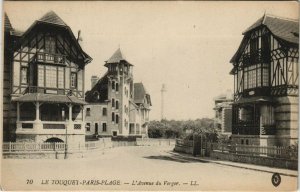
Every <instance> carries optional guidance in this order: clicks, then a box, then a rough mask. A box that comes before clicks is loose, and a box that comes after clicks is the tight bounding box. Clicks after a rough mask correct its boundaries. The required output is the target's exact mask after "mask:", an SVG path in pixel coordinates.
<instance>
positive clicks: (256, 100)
mask: <svg viewBox="0 0 300 192" xmlns="http://www.w3.org/2000/svg"><path fill="white" fill-rule="evenodd" d="M273 102H274V100H273V99H272V98H271V97H266V96H257V97H247V98H240V99H239V100H238V101H234V102H233V105H237V104H249V103H273Z"/></svg>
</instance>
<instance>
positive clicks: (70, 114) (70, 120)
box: [69, 104, 73, 124]
mask: <svg viewBox="0 0 300 192" xmlns="http://www.w3.org/2000/svg"><path fill="white" fill-rule="evenodd" d="M72 107H73V106H72V104H69V124H71V123H72Z"/></svg>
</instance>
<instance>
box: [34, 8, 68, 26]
mask: <svg viewBox="0 0 300 192" xmlns="http://www.w3.org/2000/svg"><path fill="white" fill-rule="evenodd" d="M38 21H41V22H46V23H52V24H56V25H62V26H67V24H66V23H65V22H64V21H63V20H62V19H61V18H60V17H59V16H58V15H57V14H56V13H55V12H54V11H49V12H48V13H46V14H45V15H44V16H43V17H41V18H40V19H39V20H38Z"/></svg>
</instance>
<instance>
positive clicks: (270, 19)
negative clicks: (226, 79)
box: [230, 14, 299, 74]
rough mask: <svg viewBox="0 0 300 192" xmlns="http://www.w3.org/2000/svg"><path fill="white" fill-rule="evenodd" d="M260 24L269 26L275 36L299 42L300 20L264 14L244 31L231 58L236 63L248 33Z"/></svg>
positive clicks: (294, 42)
mask: <svg viewBox="0 0 300 192" xmlns="http://www.w3.org/2000/svg"><path fill="white" fill-rule="evenodd" d="M260 26H265V27H267V28H268V29H269V30H270V32H271V33H272V34H273V35H274V37H275V38H279V39H281V40H283V41H286V42H288V43H292V44H297V45H298V44H299V21H298V20H293V19H286V18H279V17H276V16H272V15H266V14H265V15H264V16H263V17H261V18H260V19H258V20H257V21H256V22H255V23H254V24H253V25H251V26H250V27H249V28H248V29H247V30H246V31H244V32H243V35H244V37H243V40H242V42H241V44H240V46H239V48H238V50H237V51H236V53H235V54H234V55H233V57H232V58H231V60H230V62H231V63H234V62H235V60H236V59H237V58H238V57H239V55H241V52H242V51H243V49H244V47H245V46H246V44H247V42H248V38H247V35H248V34H249V33H251V32H252V31H253V30H255V29H257V28H258V27H260ZM234 70H235V69H233V70H231V72H230V74H233V72H234Z"/></svg>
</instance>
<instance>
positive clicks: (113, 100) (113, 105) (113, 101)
mask: <svg viewBox="0 0 300 192" xmlns="http://www.w3.org/2000/svg"><path fill="white" fill-rule="evenodd" d="M111 107H115V99H114V98H113V99H111Z"/></svg>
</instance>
